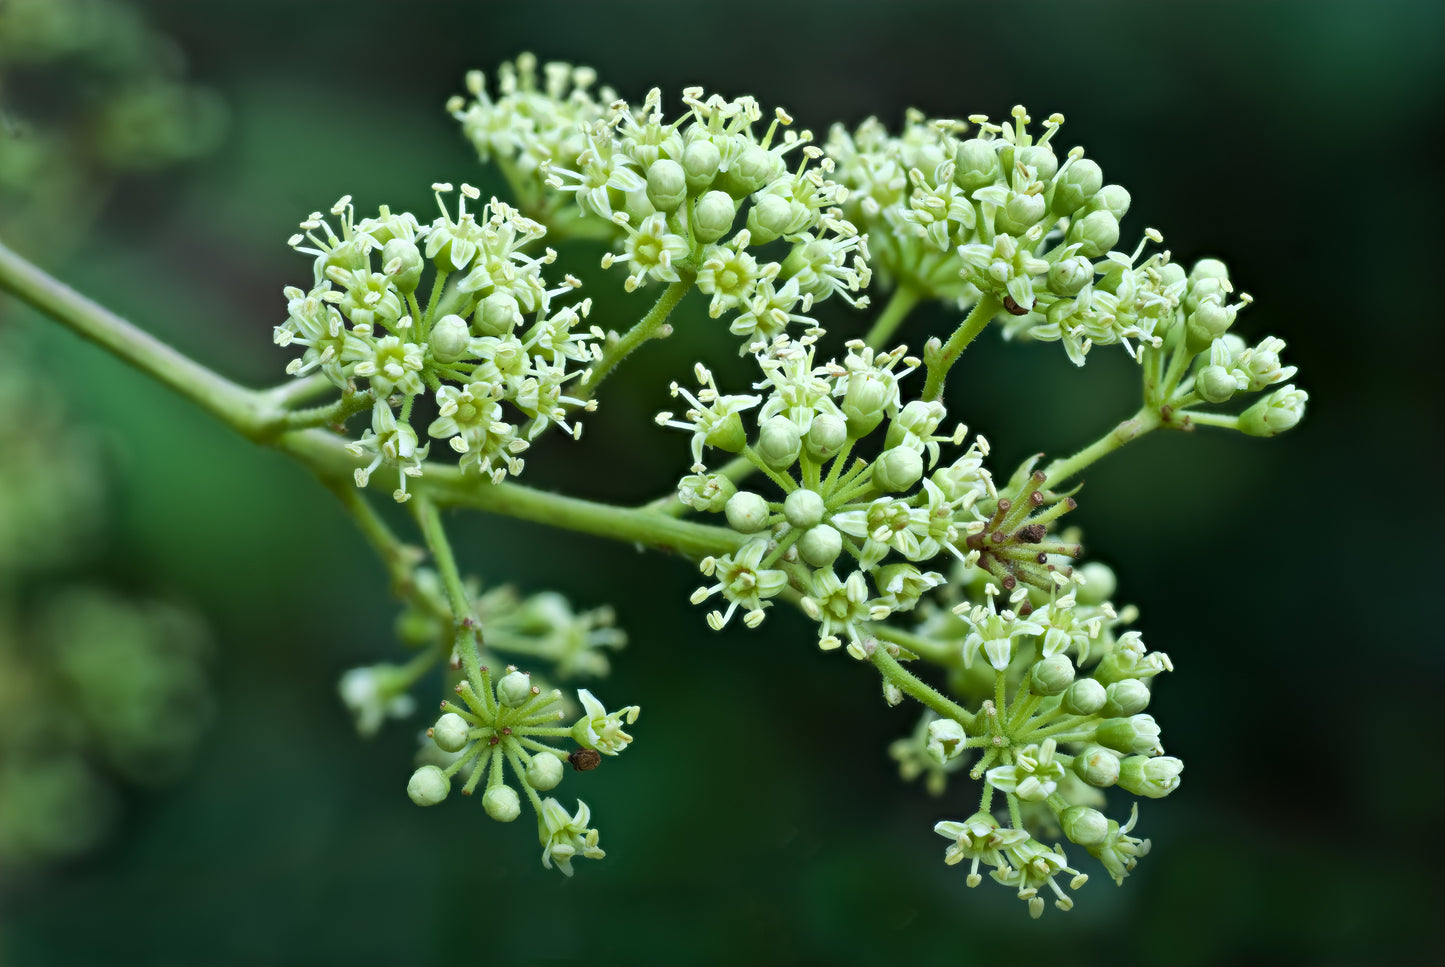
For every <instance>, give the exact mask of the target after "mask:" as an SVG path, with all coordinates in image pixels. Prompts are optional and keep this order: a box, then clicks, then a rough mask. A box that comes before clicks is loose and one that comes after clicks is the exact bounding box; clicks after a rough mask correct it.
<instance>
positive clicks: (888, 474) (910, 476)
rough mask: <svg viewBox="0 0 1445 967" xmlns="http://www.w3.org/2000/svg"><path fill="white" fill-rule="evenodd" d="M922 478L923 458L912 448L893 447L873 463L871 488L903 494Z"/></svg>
mask: <svg viewBox="0 0 1445 967" xmlns="http://www.w3.org/2000/svg"><path fill="white" fill-rule="evenodd" d="M922 476H923V456H922V455H921V454H920V453H919V452H918V451H917V450H915V449H913V448H912V447H894V448H893V449H892V450H885V451H883V453H881V454H879V455H878V459H877V460H875V461H874V462H873V486H875V487H877V488H879V489H880V490H883V491H886V492H888V493H904V492H906V491H908V490H911V489H912V488H913V485H914V484H916V483H918V481H919V479H920V478H922Z"/></svg>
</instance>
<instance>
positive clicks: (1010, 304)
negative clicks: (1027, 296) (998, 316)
mask: <svg viewBox="0 0 1445 967" xmlns="http://www.w3.org/2000/svg"><path fill="white" fill-rule="evenodd" d="M1003 307H1004V308H1005V309H1007V310H1008V312H1009V315H1011V316H1026V315H1028V314H1029V311H1028V310H1027V309H1025V308H1024V307H1023V306H1021V305H1019V304H1018V303H1017V302H1015V301H1014V297H1013V296H1011V295H1006V296H1004V297H1003Z"/></svg>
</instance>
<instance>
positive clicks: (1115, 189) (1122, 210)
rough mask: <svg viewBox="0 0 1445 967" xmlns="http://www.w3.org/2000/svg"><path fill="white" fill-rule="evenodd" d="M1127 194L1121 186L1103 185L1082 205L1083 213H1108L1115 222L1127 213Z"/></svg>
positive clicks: (1128, 199) (1128, 200)
mask: <svg viewBox="0 0 1445 967" xmlns="http://www.w3.org/2000/svg"><path fill="white" fill-rule="evenodd" d="M1129 202H1130V198H1129V192H1128V191H1127V190H1126V189H1125V188H1124V187H1123V186H1122V185H1105V186H1104V187H1103V188H1100V189H1099V190H1098V191H1096V192H1095V193H1094V197H1092V198H1090V199H1089V200H1088V202H1087V203H1086V204H1085V205H1084V211H1085V212H1108V213H1109V214H1111V215H1113V216H1114V221H1115V222H1117V221H1118V220H1119V219H1121V218H1123V217H1124V216H1125V215H1126V214H1128V212H1129Z"/></svg>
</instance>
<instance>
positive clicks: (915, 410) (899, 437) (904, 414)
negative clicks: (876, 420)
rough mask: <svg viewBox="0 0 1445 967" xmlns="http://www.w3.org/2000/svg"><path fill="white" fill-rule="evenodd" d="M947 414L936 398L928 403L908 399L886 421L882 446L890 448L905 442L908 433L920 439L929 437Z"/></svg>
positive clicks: (886, 448)
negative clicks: (886, 431) (894, 414)
mask: <svg viewBox="0 0 1445 967" xmlns="http://www.w3.org/2000/svg"><path fill="white" fill-rule="evenodd" d="M947 415H948V410H947V409H945V408H944V406H943V404H942V403H940V402H938V401H937V400H934V401H932V402H929V403H925V402H924V401H923V400H910V401H909V402H908V403H907V404H906V405H905V406H904V407H903V409H901V410H899V411H898V415H897V416H895V417H893V419H891V420H889V421H888V436H887V438H886V439H885V440H884V442H883V448H884V449H885V450H891V449H892V448H893V447H896V446H899V445H900V444H902V443H904V442H906V441H907V440H908V438H909V436H910V435H912V436H913V437H915V438H917V439H920V440H923V439H927V438H929V437H931V436H932V435H933V431H934V430H937V429H938V424H940V423H942V422H943V418H944V417H945V416H947Z"/></svg>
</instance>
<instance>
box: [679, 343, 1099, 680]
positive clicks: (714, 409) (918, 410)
mask: <svg viewBox="0 0 1445 967" xmlns="http://www.w3.org/2000/svg"><path fill="white" fill-rule="evenodd" d="M815 340H816V337H815V336H812V335H809V336H804V337H802V338H801V339H798V340H792V339H789V338H787V337H786V336H780V337H778V338H777V339H775V340H774V341H773V342H772V343H771V344H769V345H768V346H767V347H759V348H757V349H756V350H755V353H754V356H755V359H756V361H757V363H758V365H759V367H760V369H761V371H762V375H763V378H762V380H761V381H760V382H758V383H756V384H755V385H754V387H753V388H754V389H756V390H759V391H761V392H759V393H756V394H748V395H743V394H734V395H724V394H722V393H721V392H720V391H719V390H718V388H717V386H716V383H715V381H714V379H713V377H712V374H711V373H710V372H709V371H708V370H707V369H706V368H705V367H702V366H700V365H699V366H698V368H697V372H696V376H697V379H698V382H699V383H700V384H701V385H700V388H699V390H698V391H697V392H696V393H693V392H691V391H689V390H686V389H684V388H682V387H681V386H678V385H677V384H673V387H672V392H673V395H674V396H681V397H682V398H683V399H685V400H686V401H687V402H688V403H689V404H690V407H689V409H688V410H687V411H686V412H685V413H684V414H683V418H682V419H678V418H677V417H676V414H674V413H671V412H664V413H660V414H658V417H657V420H658V422H659V423H660V424H662V425H664V426H670V427H675V428H678V429H682V430H687V431H688V432H690V433H691V434H692V448H693V456H694V459H695V461H696V463H695V464H694V466H693V468H692V469H693V470H694V471H695V472H694V474H693V475H691V476H688V477H684V478H683V479H682V481H681V482H680V483H679V486H678V494H679V498H680V499H681V500H682V501H683V502H684V503H685V504H687V505H688V506H689V507H691V508H692V509H694V510H698V511H703V512H712V513H721V514H723V516H724V517H725V519H726V521H727V523H728V526H729V527H731V528H732V529H733V530H734V531H736V532H737V533H738V535H739V537H740V539H741V547H740V549H739V550H738V551H737V552H736V553H733V554H727V555H723V556H720V557H708V558H705V559H704V560H703V561H702V571H703V573H704V574H705V575H707V576H709V577H712V578H716V579H717V580H716V582H715V583H713V584H712V585H708V586H704V587H701V588H699V589H698V590H697V592H696V593H695V594H694V595H693V602H694V603H695V604H696V603H702V602H703V601H705V600H707V599H708V598H710V597H712V596H713V595H720V596H721V597H722V598H723V599H724V600H725V601H726V602H727V603H728V607H727V609H726V611H714V612H713V613H712V614H710V615H709V623H710V624H711V625H712V626H713V627H714V628H719V627H722V625H724V624H726V623H727V621H728V620H729V619H730V618H731V617H732V615H733V614H734V613H736V611H737V609H738V608H739V607H741V608H742V609H743V611H744V621H745V623H746V624H748V625H749V626H750V627H754V626H756V625H757V624H759V623H760V622H761V621H762V619H763V613H764V609H765V608H766V607H768V606H769V600H768V599H770V598H773V597H775V596H777V595H778V594H780V593H781V592H782V591H783V590H784V588H786V587H789V586H791V587H792V588H793V589H794V590H795V591H797V592H798V593H799V594H800V595H801V596H802V597H801V603H802V607H803V609H804V610H805V611H806V612H807V614H808V615H809V617H811V618H813V619H814V620H816V621H817V622H818V624H819V644H820V646H821V647H823V648H824V649H831V648H837V647H839V646H841V645H843V644H845V643H846V644H847V645H848V647H849V651H850V653H852V654H853V655H854V656H855V657H858V658H863V657H865V656H866V654H867V652H868V650H869V649H870V648H871V647H872V637H873V636H872V635H871V634H870V632H869V630H868V629H869V628H870V626H871V625H872V624H873V623H874V622H879V621H882V620H884V619H886V618H888V617H889V616H890V615H892V614H896V613H901V612H907V611H911V610H912V609H913V608H914V607H915V606H916V605H917V604H918V602H919V600H920V598H921V597H922V596H923V595H924V594H925V593H927V592H928V591H930V590H931V589H933V588H936V587H938V586H940V585H942V584H944V583H945V581H944V577H943V576H942V575H941V574H940V573H938V572H936V571H932V570H925V569H924V568H926V566H927V565H929V564H930V563H932V562H934V561H935V560H937V559H940V558H942V559H945V560H946V559H950V558H951V559H954V560H957V561H959V562H966V563H970V564H971V563H974V562H978V563H979V564H980V566H982V567H984V568H986V569H988V570H989V571H990V572H992V573H994V574H996V575H997V577H998V579H999V580H1000V581H1001V582H1003V583H1004V585H1005V587H1008V588H1012V587H1014V586H1015V585H1016V584H1017V583H1018V582H1019V581H1020V580H1023V581H1025V582H1028V583H1031V584H1034V585H1036V586H1040V587H1050V586H1052V585H1051V584H1049V583H1048V580H1049V575H1050V574H1051V573H1052V572H1054V571H1055V570H1057V569H1058V568H1060V567H1063V568H1065V569H1067V567H1068V565H1067V563H1066V561H1067V559H1068V558H1070V557H1072V556H1074V555H1076V554H1077V553H1078V548H1077V547H1076V546H1074V545H1071V544H1066V543H1063V542H1060V541H1057V540H1053V539H1051V538H1050V536H1049V527H1050V526H1051V525H1052V524H1053V522H1054V521H1055V520H1056V519H1057V518H1058V517H1059V516H1061V515H1062V514H1064V513H1066V512H1067V511H1068V510H1070V509H1071V508H1072V507H1073V506H1074V502H1073V500H1072V498H1066V497H1063V498H1061V497H1057V496H1046V495H1045V491H1044V490H1043V483H1044V475H1043V474H1042V472H1033V473H1031V474H1027V475H1025V477H1024V481H1023V483H1022V484H1021V485H1020V487H1019V488H1018V489H1017V490H1016V491H1013V492H1012V499H1011V498H1010V497H1001V496H999V494H998V492H997V491H996V489H995V486H994V483H993V478H992V477H991V475H990V474H989V472H988V471H987V469H985V467H984V465H983V459H984V457H985V456H986V455H987V452H988V445H987V443H986V441H983V440H982V439H975V441H974V442H973V444H972V445H971V446H970V447H969V448H968V449H967V450H965V451H964V452H963V453H962V454H960V455H958V456H956V457H955V458H954V459H953V460H952V462H949V463H946V464H945V463H942V461H941V457H942V445H943V444H949V445H952V446H959V445H961V444H962V443H963V441H964V439H965V437H966V435H967V430H966V428H965V427H963V426H961V425H960V426H957V427H955V428H954V429H953V430H952V431H951V432H943V433H941V432H939V427H940V425H941V423H942V422H943V420H944V418H945V415H946V410H945V408H944V405H943V404H942V403H941V402H938V401H937V400H933V401H925V400H922V399H911V400H907V402H905V401H904V392H903V390H902V380H903V379H904V377H906V376H908V375H909V374H910V373H911V372H912V371H913V370H914V369H915V368H917V366H918V360H916V359H914V358H912V357H908V356H907V355H905V352H904V350H902V349H898V350H893V351H890V352H882V353H878V352H874V351H873V350H871V349H869V348H868V347H866V346H865V345H864V344H863V343H862V342H860V341H857V340H855V341H852V342H850V343H848V345H847V349H848V353H847V355H846V356H845V357H844V358H843V360H842V361H841V362H838V361H832V360H830V361H829V362H827V363H819V362H818V361H817V359H816V349H815V345H814V343H815ZM744 415H746V416H748V417H749V421H750V422H752V423H753V424H754V426H755V429H754V430H751V431H750V430H749V429H748V428H747V427H746V426H745V424H744V420H743V417H744ZM879 429H881V430H882V431H883V432H882V434H881V436H882V440H881V450H880V452H878V453H876V455H875V456H873V457H872V459H864V458H863V457H862V456H861V454H860V449H861V448H860V446H859V444H860V443H861V442H862V441H864V440H865V438H867V439H870V440H871V439H872V436H871V435H872V434H874V431H875V430H879ZM708 449H716V450H722V451H724V452H730V453H741V454H742V455H743V456H744V457H745V458H746V459H747V460H748V461H749V462H750V463H751V464H752V465H753V467H754V468H755V469H756V470H758V471H761V472H762V473H763V474H765V475H766V476H767V478H769V479H770V480H771V481H772V482H773V484H775V485H776V486H777V488H778V489H779V491H780V493H777V494H776V495H775V496H774V498H773V499H769V498H768V497H767V496H765V495H764V494H763V493H760V492H757V491H755V490H739V489H738V488H737V486H736V485H735V484H734V483H733V482H732V479H731V478H730V477H729V476H727V475H726V474H718V473H713V474H709V473H707V472H706V470H707V468H706V464H705V463H704V462H703V459H702V458H703V454H704V451H705V450H708Z"/></svg>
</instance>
